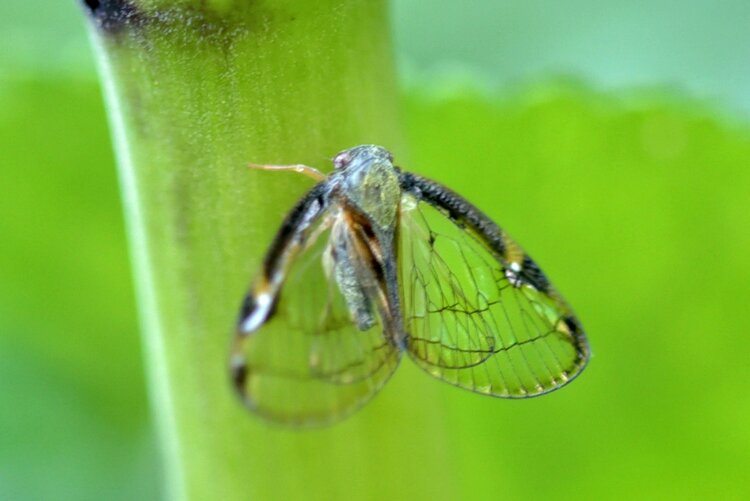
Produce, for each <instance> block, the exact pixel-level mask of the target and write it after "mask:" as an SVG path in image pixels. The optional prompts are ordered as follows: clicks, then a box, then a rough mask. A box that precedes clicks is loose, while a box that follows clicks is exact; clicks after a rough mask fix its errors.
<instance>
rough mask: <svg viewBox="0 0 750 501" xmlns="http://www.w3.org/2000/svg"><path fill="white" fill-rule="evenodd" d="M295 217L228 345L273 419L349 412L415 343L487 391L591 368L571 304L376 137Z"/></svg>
mask: <svg viewBox="0 0 750 501" xmlns="http://www.w3.org/2000/svg"><path fill="white" fill-rule="evenodd" d="M334 166H335V171H334V172H333V173H332V174H331V175H329V176H328V177H325V176H323V175H322V174H320V173H319V172H317V171H315V170H314V169H312V168H310V167H305V166H288V167H283V166H282V167H280V166H259V167H261V168H266V169H291V170H297V171H301V172H305V173H308V174H310V175H311V176H312V177H315V178H316V179H319V182H318V184H317V185H316V186H315V187H313V188H312V189H311V190H310V191H309V192H308V193H307V195H305V196H304V197H303V198H302V200H300V201H299V202H298V204H297V206H296V207H295V208H294V209H292V211H291V212H290V213H289V215H288V216H287V218H286V220H285V221H284V223H283V225H282V227H281V229H280V230H279V232H278V234H277V235H276V238H275V239H274V241H273V243H272V244H271V248H270V249H269V251H268V253H267V254H266V257H265V260H264V263H263V269H262V271H261V273H260V276H259V277H258V278H256V280H255V282H254V283H253V285H252V287H251V289H250V291H249V293H248V294H247V296H246V297H245V300H244V303H243V305H242V309H241V312H240V316H239V320H238V326H237V335H236V337H235V340H234V343H233V346H232V354H231V362H230V365H231V373H232V380H233V383H234V385H235V388H236V390H237V392H238V393H239V395H240V396H241V398H242V399H243V401H244V402H245V404H246V405H247V407H249V408H250V409H251V410H253V411H255V412H257V413H258V414H260V415H261V416H263V417H265V418H267V419H269V420H272V421H276V422H282V423H288V424H294V425H315V424H325V423H330V422H333V421H336V420H338V419H341V418H343V417H345V416H347V415H349V414H351V413H352V412H354V411H355V410H356V409H358V408H359V407H360V406H362V405H363V404H364V403H366V402H367V401H368V400H370V399H371V398H372V397H373V395H374V394H375V393H377V391H378V390H379V389H380V388H381V387H382V386H383V385H384V384H385V382H386V381H387V380H388V378H389V377H390V376H391V374H392V373H393V371H394V370H395V368H396V366H397V365H398V363H399V360H400V357H401V355H402V354H403V353H407V354H408V355H409V357H410V358H411V359H412V360H413V361H414V362H416V363H417V365H419V366H420V367H421V368H423V369H424V370H425V371H427V372H428V373H429V374H431V375H433V376H435V377H437V378H440V379H443V380H445V381H447V382H449V383H451V384H454V385H456V386H459V387H463V388H466V389H469V390H472V391H475V392H478V393H483V394H487V395H492V396H496V397H504V398H526V397H532V396H536V395H541V394H544V393H547V392H549V391H552V390H555V389H557V388H559V387H561V386H563V385H565V384H566V383H568V382H570V381H571V380H572V379H573V378H575V377H576V376H577V375H578V374H579V373H580V372H581V371H582V370H583V368H584V367H585V365H586V362H587V360H588V357H589V348H588V344H587V342H586V337H585V335H584V333H583V329H582V328H581V325H580V323H579V322H578V320H577V319H576V317H575V316H574V314H573V311H572V310H571V308H570V307H569V306H568V305H567V304H566V303H565V301H564V300H563V298H562V297H561V296H560V295H559V294H558V293H557V291H556V290H555V289H554V288H553V287H552V285H551V284H550V282H549V281H548V280H547V278H546V276H545V275H544V273H543V272H542V271H541V270H540V269H539V267H538V266H537V265H536V264H535V263H534V261H533V260H532V259H531V258H530V257H529V256H528V255H527V254H525V253H524V252H523V250H522V249H521V248H520V247H519V246H518V245H517V244H516V243H515V242H514V241H513V240H512V239H511V238H510V237H509V236H508V235H507V234H506V233H505V232H504V231H503V230H501V229H500V228H499V227H498V226H497V225H496V224H495V223H494V222H492V221H491V220H490V219H489V218H488V217H487V216H485V215H484V214H483V213H482V212H480V211H479V210H478V209H476V208H475V207H474V206H473V205H471V204H470V203H469V202H467V201H466V200H464V199H463V198H461V197H460V196H458V195H457V194H455V193H453V192H452V191H450V190H448V189H447V188H445V187H443V186H441V185H440V184H438V183H436V182H434V181H430V180H428V179H425V178H423V177H421V176H418V175H416V174H411V173H408V172H403V171H401V170H399V169H398V168H397V167H395V166H394V165H393V160H392V157H391V155H390V153H389V152H388V151H387V150H385V149H384V148H381V147H379V146H373V145H364V146H357V147H355V148H352V149H349V150H346V151H343V152H342V153H339V154H338V155H337V156H336V157H335V159H334Z"/></svg>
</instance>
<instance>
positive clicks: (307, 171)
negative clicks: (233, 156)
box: [247, 163, 326, 181]
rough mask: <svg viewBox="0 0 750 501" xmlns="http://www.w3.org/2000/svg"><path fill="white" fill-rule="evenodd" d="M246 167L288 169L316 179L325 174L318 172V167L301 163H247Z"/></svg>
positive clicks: (320, 179) (323, 177)
mask: <svg viewBox="0 0 750 501" xmlns="http://www.w3.org/2000/svg"><path fill="white" fill-rule="evenodd" d="M247 166H248V167H250V168H251V169H257V170H277V171H280V170H290V171H293V172H298V173H300V174H304V175H305V176H307V177H311V178H313V179H314V180H316V181H322V180H324V179H325V178H326V175H325V174H323V173H322V172H320V171H319V170H318V169H316V168H314V167H310V166H309V165H302V164H293V165H266V164H253V163H250V164H247Z"/></svg>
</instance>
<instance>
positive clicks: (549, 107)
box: [0, 0, 750, 500]
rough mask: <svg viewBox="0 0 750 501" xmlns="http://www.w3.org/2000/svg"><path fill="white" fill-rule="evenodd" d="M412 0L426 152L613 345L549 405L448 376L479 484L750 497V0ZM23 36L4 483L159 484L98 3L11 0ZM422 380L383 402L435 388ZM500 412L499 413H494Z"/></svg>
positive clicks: (444, 407)
mask: <svg viewBox="0 0 750 501" xmlns="http://www.w3.org/2000/svg"><path fill="white" fill-rule="evenodd" d="M393 13H394V31H395V33H394V38H395V41H396V51H397V59H398V62H399V66H400V68H401V70H402V76H403V81H404V94H403V96H404V97H403V102H404V108H403V109H404V113H403V116H404V121H405V124H406V131H407V134H408V144H409V147H410V153H411V157H410V161H411V162H412V163H413V166H408V167H409V168H410V170H414V171H417V172H422V173H425V174H429V175H430V176H432V177H434V178H437V179H439V180H440V181H442V182H444V183H445V184H447V185H449V186H451V187H453V188H454V189H455V190H456V191H458V192H459V193H462V194H465V195H466V196H467V197H468V198H470V199H471V200H472V201H474V202H475V203H476V204H477V205H479V206H480V207H482V208H484V209H485V210H486V211H487V212H488V213H489V214H490V215H491V216H493V217H494V218H495V219H496V220H498V222H499V223H500V224H501V225H503V226H504V227H505V228H506V229H508V231H509V232H510V233H511V234H512V235H514V236H515V237H516V238H517V240H519V241H520V242H521V243H522V244H524V246H525V247H526V248H527V249H528V250H529V251H530V253H531V254H533V255H534V256H535V258H536V259H537V261H539V262H540V264H541V265H542V266H543V267H544V269H545V270H547V271H548V273H549V274H550V275H551V277H552V278H553V280H554V282H555V283H556V284H557V285H558V287H559V288H560V289H561V290H562V291H563V292H564V293H565V295H566V297H567V298H568V300H569V301H570V302H571V303H572V304H573V305H574V306H575V308H576V310H577V312H578V314H579V316H580V317H581V319H582V321H583V323H584V325H585V327H586V328H587V331H588V333H589V336H590V340H591V344H592V347H593V350H594V355H595V356H594V359H593V360H592V362H591V364H590V366H589V368H588V369H587V370H586V372H585V373H584V374H583V375H582V377H581V378H580V379H579V380H577V381H576V382H575V383H574V384H572V385H571V386H570V387H568V388H566V389H565V390H564V391H561V392H558V393H555V394H553V395H550V396H548V397H545V398H543V399H539V400H534V401H529V402H503V401H497V400H492V399H486V398H482V397H478V396H475V395H471V394H468V393H464V392H461V391H458V390H455V389H453V388H450V387H448V385H442V386H444V388H442V389H441V390H440V393H439V396H440V400H439V401H437V402H435V412H436V413H441V414H442V416H443V419H444V421H445V423H447V426H449V427H450V428H451V429H453V430H455V432H452V433H451V436H450V441H449V444H448V446H449V450H448V453H449V454H451V455H454V456H455V457H457V458H458V459H457V461H456V463H457V464H460V465H461V469H460V471H457V472H456V482H457V483H458V484H459V486H458V487H459V488H458V491H459V492H463V493H465V495H466V497H467V498H473V499H477V498H489V497H492V498H508V499H538V498H562V499H568V498H574V497H576V498H602V497H604V498H611V499H617V498H623V499H633V498H650V499H686V498H724V499H742V498H747V497H748V496H749V495H750V485H749V482H750V481H749V480H748V477H747V472H748V471H750V419H748V418H749V417H750V398H749V397H748V392H747V390H746V389H745V387H744V382H745V381H747V380H748V377H749V376H750V361H749V360H748V358H749V357H748V353H750V336H748V334H747V332H746V331H747V328H746V326H747V324H748V322H747V320H746V319H745V320H743V319H744V318H745V317H743V316H742V315H743V313H742V310H743V309H744V308H745V307H747V306H746V303H747V300H748V299H750V294H748V292H747V289H748V279H749V278H750V264H748V258H747V256H748V255H750V234H749V232H748V228H749V226H748V218H747V213H748V201H747V200H748V196H749V195H750V171H749V170H748V169H749V168H750V126H748V121H747V113H748V111H749V110H750V65H748V64H747V56H746V52H747V51H746V48H747V47H748V46H750V31H748V30H747V22H748V20H750V4H748V3H747V2H745V1H725V2H708V1H692V2H676V1H667V0H661V1H652V2H630V3H627V4H626V3H624V2H623V3H619V2H618V3H615V2H604V3H602V2H595V1H590V0H576V1H573V2H566V3H565V4H564V5H563V4H562V3H557V4H555V3H553V2H541V1H531V2H518V1H516V2H507V1H503V2H493V1H489V0H488V1H481V2H473V3H472V4H471V5H469V6H466V5H461V6H460V7H459V4H458V3H455V2H448V1H441V2H437V1H433V2H417V1H416V0H395V1H394V4H393ZM0 47H2V49H1V50H2V52H0V160H2V181H1V182H0V499H13V500H37V499H123V500H124V499H137V498H141V499H153V498H157V497H158V496H159V492H160V482H161V479H160V473H159V468H160V467H159V464H158V459H157V446H156V444H155V441H154V437H153V433H152V430H151V426H150V422H149V411H148V402H147V394H146V389H145V381H144V376H143V369H142V365H141V353H140V347H139V336H138V326H137V321H136V315H135V309H134V300H133V291H132V290H133V288H132V284H131V279H130V270H129V266H128V258H127V247H126V241H125V237H124V234H123V224H122V216H121V210H120V202H119V194H118V187H117V180H116V171H115V168H114V160H113V156H112V153H111V146H110V142H109V133H108V130H107V123H106V116H105V112H104V109H103V105H102V99H101V95H100V90H99V85H98V82H97V78H96V74H95V68H94V65H93V61H92V57H91V53H90V49H89V47H88V44H87V40H86V32H85V29H84V24H83V20H82V18H81V16H80V14H79V12H78V9H77V5H75V2H59V1H51V0H46V1H39V2H35V3H33V4H31V3H29V2H22V1H20V0H6V1H5V2H3V3H2V4H1V5H0ZM347 146H350V145H342V148H343V147H347ZM330 153H333V152H321V154H322V155H323V154H330ZM468 168H470V169H471V172H472V175H471V176H467V175H466V172H467V171H466V169H468ZM402 370H407V371H408V370H409V369H402ZM400 380H403V379H400V378H399V376H398V375H397V376H396V378H395V381H394V383H393V386H392V387H391V385H389V387H388V388H387V389H386V390H385V392H384V394H383V395H382V396H381V397H379V398H387V393H388V392H389V391H392V392H400V391H404V392H409V391H418V389H415V388H409V387H408V386H406V385H403V384H399V381H400ZM425 384H437V383H435V382H433V381H432V380H429V378H426V379H425ZM374 405H375V406H376V404H374ZM369 410H370V409H369V407H368V408H366V409H365V410H363V411H362V412H368V411H369ZM373 412H376V411H373ZM488 416H491V418H492V419H493V421H494V422H495V423H496V433H494V434H492V435H485V434H481V435H480V434H477V433H474V432H473V428H474V426H475V424H476V421H475V420H476V419H483V420H485V419H488ZM484 424H486V423H484ZM384 428H387V427H386V426H384ZM484 429H486V428H484ZM383 433H387V429H384V432H383ZM436 442H440V440H438V439H436ZM432 446H433V445H432V444H415V443H412V442H409V441H408V437H405V439H404V450H403V451H402V455H401V456H400V457H398V458H394V460H397V461H401V462H403V463H404V468H413V469H414V472H415V473H414V474H415V475H416V474H420V475H425V474H427V475H428V474H429V472H420V471H419V465H417V464H412V465H410V464H409V463H408V458H409V448H410V447H432ZM339 453H341V451H339ZM321 454H322V455H323V456H324V454H325V451H321ZM332 475H335V473H332ZM332 481H335V479H332ZM368 495H369V496H370V497H371V498H372V499H377V492H372V493H369V494H368Z"/></svg>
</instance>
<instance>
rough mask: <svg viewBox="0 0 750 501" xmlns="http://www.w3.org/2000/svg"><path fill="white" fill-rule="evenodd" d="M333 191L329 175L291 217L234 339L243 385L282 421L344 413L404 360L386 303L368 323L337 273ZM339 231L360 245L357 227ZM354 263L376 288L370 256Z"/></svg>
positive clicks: (248, 397) (256, 404)
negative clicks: (388, 324)
mask: <svg viewBox="0 0 750 501" xmlns="http://www.w3.org/2000/svg"><path fill="white" fill-rule="evenodd" d="M330 193H331V190H330V187H329V185H328V184H327V181H322V182H321V183H319V184H318V185H317V186H315V187H314V188H313V189H312V190H311V191H310V192H308V194H307V195H306V196H305V197H304V198H303V199H302V200H301V201H300V202H299V203H298V204H297V205H296V206H295V207H294V208H293V209H292V211H291V212H290V213H289V215H288V216H287V218H286V220H285V221H284V223H283V224H282V226H281V228H280V230H279V232H278V234H277V236H276V238H275V240H274V241H273V243H272V244H271V247H270V249H269V251H268V253H267V255H266V258H265V260H264V264H263V269H262V272H261V274H260V276H259V277H257V278H256V280H255V282H254V283H253V285H252V287H251V289H250V291H249V292H248V294H247V296H246V298H245V300H244V302H243V305H242V308H241V312H240V316H239V319H238V324H237V334H236V336H235V338H234V342H233V344H232V350H231V360H230V371H231V377H232V381H233V383H234V387H235V390H236V391H237V393H238V394H239V396H240V397H241V399H242V401H243V402H244V404H245V405H246V407H248V408H249V409H250V410H252V411H254V412H256V413H257V414H259V415H260V416H261V417H263V418H265V419H267V420H269V421H271V422H275V423H280V424H287V425H293V426H316V425H325V424H330V423H333V422H335V421H338V420H340V419H343V418H344V417H346V416H348V415H349V414H351V413H353V412H354V411H355V410H357V409H358V408H359V407H361V406H362V405H364V403H366V402H367V401H369V400H370V399H371V398H372V397H373V396H374V395H375V393H377V391H378V390H379V389H380V388H381V387H382V386H383V384H385V382H386V381H387V380H388V378H389V377H390V376H391V374H392V373H393V371H394V369H395V368H396V366H397V364H398V361H399V352H398V350H397V349H396V347H395V345H394V344H393V343H392V342H391V339H392V338H393V336H392V335H390V333H386V332H385V331H384V329H385V327H384V323H383V321H382V317H381V310H378V309H374V311H373V314H374V320H375V322H373V323H372V325H367V326H363V327H362V328H361V329H360V328H359V327H358V326H357V325H356V324H355V323H354V322H353V319H352V316H351V313H350V311H349V309H348V307H347V302H346V300H345V298H344V297H343V296H342V294H341V292H340V290H339V288H338V285H337V283H336V281H335V280H334V279H333V277H332V276H331V275H332V271H331V266H332V263H333V259H334V258H333V255H332V250H331V247H330V246H329V237H330V233H331V226H332V224H333V221H332V219H333V214H332V213H333V212H334V210H335V209H336V207H334V206H333V204H332V203H331V200H330V197H331V194H330ZM338 231H339V232H340V234H339V237H340V238H341V239H342V240H341V241H343V242H344V244H342V247H343V248H344V249H351V248H352V247H353V246H355V245H356V244H358V243H359V241H357V240H356V239H357V238H358V237H357V235H356V233H355V232H354V231H349V230H348V227H346V226H340V227H339V230H338ZM339 252H341V249H339ZM354 265H355V266H358V269H361V271H360V275H359V276H358V280H360V281H361V283H363V284H367V287H365V286H363V291H366V292H367V293H372V290H373V288H374V285H372V284H375V279H374V277H372V276H371V275H369V274H368V270H367V268H366V267H365V266H364V264H363V263H359V262H355V263H354Z"/></svg>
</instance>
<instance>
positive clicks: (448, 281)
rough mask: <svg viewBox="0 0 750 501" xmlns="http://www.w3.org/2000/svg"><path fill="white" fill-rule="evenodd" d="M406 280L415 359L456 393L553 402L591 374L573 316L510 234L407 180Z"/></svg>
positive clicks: (413, 178) (437, 188)
mask: <svg viewBox="0 0 750 501" xmlns="http://www.w3.org/2000/svg"><path fill="white" fill-rule="evenodd" d="M400 181H401V187H402V190H403V192H404V199H403V201H402V219H401V228H402V230H401V235H400V238H401V244H400V260H401V268H400V273H401V276H400V281H401V286H402V289H401V290H402V301H403V319H404V329H405V330H406V334H407V339H408V341H407V349H408V352H409V355H410V357H411V358H412V360H413V361H414V362H416V363H417V365H419V366H420V367H421V368H422V369H424V370H425V371H427V372H428V373H429V374H431V375H433V376H435V377H437V378H439V379H442V380H445V381H447V382H449V383H451V384H454V385H456V386H460V387H463V388H467V389H469V390H472V391H475V392H478V393H483V394H489V395H493V396H497V397H504V398H526V397H532V396H536V395H541V394H544V393H548V392H550V391H553V390H555V389H557V388H560V387H562V386H564V385H565V384H567V383H568V382H570V381H571V380H573V379H574V378H575V377H576V376H577V375H578V374H580V372H581V371H582V370H583V369H584V367H585V366H586V363H587V361H588V358H589V354H590V352H589V347H588V343H587V341H586V337H585V334H584V332H583V329H582V327H581V325H580V323H579V321H578V320H577V318H576V317H575V315H574V313H573V311H572V309H571V308H570V307H569V306H568V305H567V303H566V302H565V300H564V299H563V298H562V296H560V294H559V293H558V292H557V291H556V290H555V289H554V287H553V286H552V284H551V283H550V282H549V280H548V279H547V277H546V276H545V274H544V273H543V272H542V270H541V269H540V268H539V267H538V266H537V265H536V263H535V262H534V261H533V260H532V259H531V258H530V257H529V256H528V255H527V254H525V253H524V251H523V250H522V249H521V247H520V246H519V245H518V244H516V243H515V242H514V241H513V240H512V239H511V238H510V237H509V236H508V235H507V233H505V232H504V231H503V230H502V229H500V228H499V227H498V226H497V225H496V224H495V223H494V222H493V221H492V220H491V219H489V218H488V217H487V216H485V215H484V214H483V213H482V212H481V211H479V210H478V209H477V208H476V207H474V206H473V205H472V204H470V203H469V202H467V201H466V200H464V199H463V198H462V197H460V196H459V195H457V194H456V193H454V192H452V191H451V190H449V189H447V188H445V187H443V186H441V185H440V184H438V183H436V182H434V181H431V180H429V179H426V178H423V177H421V176H418V175H415V174H411V173H407V172H402V173H401V174H400Z"/></svg>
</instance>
